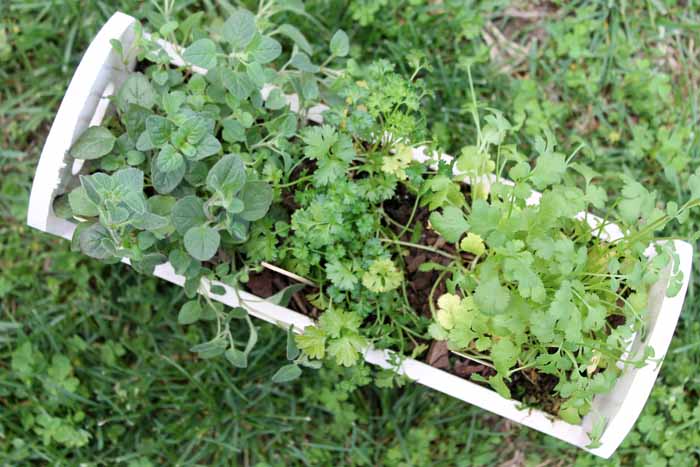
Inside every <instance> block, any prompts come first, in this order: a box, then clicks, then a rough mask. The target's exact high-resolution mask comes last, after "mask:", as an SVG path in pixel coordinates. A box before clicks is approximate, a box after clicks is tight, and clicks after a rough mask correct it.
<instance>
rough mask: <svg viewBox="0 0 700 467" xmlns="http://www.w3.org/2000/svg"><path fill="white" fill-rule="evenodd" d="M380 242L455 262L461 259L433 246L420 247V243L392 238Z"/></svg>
mask: <svg viewBox="0 0 700 467" xmlns="http://www.w3.org/2000/svg"><path fill="white" fill-rule="evenodd" d="M379 241H380V242H385V243H395V244H397V245H401V246H406V247H409V248H416V249H418V250H425V251H429V252H431V253H435V254H437V255H440V256H444V257H445V258H449V259H451V260H454V261H459V259H460V258H458V257H457V256H455V255H451V254H449V253H447V252H444V251H442V250H440V249H437V248H434V247H431V246H427V245H420V244H418V243H411V242H404V241H402V240H392V239H390V238H380V239H379Z"/></svg>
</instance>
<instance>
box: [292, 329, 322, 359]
mask: <svg viewBox="0 0 700 467" xmlns="http://www.w3.org/2000/svg"><path fill="white" fill-rule="evenodd" d="M295 340H296V343H297V345H298V346H299V348H300V349H301V350H302V351H304V353H306V355H308V356H309V358H316V359H319V360H320V359H322V358H323V357H324V356H325V355H326V333H325V332H323V330H322V329H320V328H318V327H316V326H307V327H306V328H304V333H303V334H298V335H297V336H295Z"/></svg>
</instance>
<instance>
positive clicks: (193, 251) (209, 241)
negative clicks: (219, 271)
mask: <svg viewBox="0 0 700 467" xmlns="http://www.w3.org/2000/svg"><path fill="white" fill-rule="evenodd" d="M220 241H221V237H220V236H219V232H217V231H216V230H214V229H212V228H211V227H206V226H197V227H191V228H190V229H189V230H188V231H187V233H185V237H184V243H185V249H186V250H187V252H188V253H189V254H190V255H192V257H193V258H194V259H197V260H199V261H207V260H210V259H211V258H212V257H213V256H214V255H215V254H216V252H217V250H218V249H219V242H220Z"/></svg>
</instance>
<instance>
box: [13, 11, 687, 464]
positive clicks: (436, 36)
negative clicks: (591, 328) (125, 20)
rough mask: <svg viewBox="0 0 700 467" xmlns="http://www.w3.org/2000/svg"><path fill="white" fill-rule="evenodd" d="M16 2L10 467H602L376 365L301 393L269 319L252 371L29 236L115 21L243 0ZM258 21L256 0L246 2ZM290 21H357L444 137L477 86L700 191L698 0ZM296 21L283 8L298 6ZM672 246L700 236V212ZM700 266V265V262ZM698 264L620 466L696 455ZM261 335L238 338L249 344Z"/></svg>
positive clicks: (666, 192) (355, 39)
mask: <svg viewBox="0 0 700 467" xmlns="http://www.w3.org/2000/svg"><path fill="white" fill-rule="evenodd" d="M142 3H143V2H139V1H136V0H119V1H118V0H90V1H81V0H5V1H2V2H0V129H1V130H0V131H1V133H0V142H1V144H0V465H27V464H29V463H37V464H43V465H78V464H85V465H133V466H141V465H144V466H145V465H156V464H164V465H193V464H200V465H416V466H426V465H445V466H452V465H464V466H468V465H497V464H501V463H505V464H506V465H533V466H534V465H572V464H577V465H602V464H607V463H606V462H603V461H601V460H600V459H597V458H595V457H593V456H590V455H588V454H586V453H584V452H583V451H579V450H576V449H574V448H571V447H569V446H568V445H565V444H564V443H560V442H558V441H555V440H553V439H551V438H548V437H545V436H542V435H539V434H538V433H536V432H534V431H532V430H528V429H524V428H520V427H518V426H517V425H515V424H512V423H509V422H507V421H505V420H503V419H501V418H499V417H496V416H494V415H491V414H489V413H487V412H484V411H482V410H480V409H477V408H474V407H472V406H469V405H467V404H464V403H461V402H459V401H457V400H454V399H452V398H449V397H447V396H443V395H440V394H438V393H435V392H433V391H430V390H427V389H426V388H423V387H421V386H417V385H413V384H408V385H406V386H403V387H401V388H390V389H380V388H377V387H375V386H374V385H373V384H372V383H371V382H370V381H371V377H372V374H371V371H370V369H368V368H361V369H354V370H344V369H337V368H326V369H322V370H320V371H319V372H317V373H311V372H305V373H304V376H303V377H302V378H301V379H299V380H297V381H295V382H293V383H288V384H273V383H271V382H270V377H271V376H272V374H274V372H275V371H276V370H277V369H278V368H279V367H280V366H281V365H283V364H284V363H285V355H284V347H285V345H284V342H285V338H286V337H285V333H284V332H283V331H282V330H280V329H277V328H275V327H273V326H271V325H268V324H263V323H262V322H257V324H258V326H259V332H260V340H259V344H258V346H257V347H256V349H255V351H254V353H253V356H252V361H251V364H250V366H249V368H248V369H246V370H236V369H233V368H232V367H231V365H229V364H228V363H227V362H226V361H225V360H224V359H212V360H200V359H198V358H196V357H195V356H194V354H192V353H190V352H189V351H188V349H189V348H190V347H191V346H192V344H194V343H197V342H201V341H202V340H203V339H204V338H205V336H207V335H209V333H210V332H211V329H209V328H208V327H207V325H201V326H188V327H182V326H179V325H178V324H177V310H178V309H179V307H180V305H181V304H182V303H184V301H185V297H184V292H183V291H182V290H181V289H180V288H178V287H175V286H171V285H169V284H167V283H165V282H162V281H159V280H156V279H154V278H149V277H145V276H142V275H139V274H137V273H136V272H134V271H133V270H130V269H129V268H128V267H126V266H124V265H104V264H101V263H99V262H96V261H93V260H90V259H88V258H87V257H84V256H82V255H80V254H79V253H74V252H71V251H70V245H69V244H68V242H64V241H59V240H56V239H54V238H51V237H49V236H48V235H45V234H41V233H38V232H35V231H33V230H30V229H29V228H28V227H26V226H25V225H24V224H25V215H26V206H27V201H28V195H29V190H30V186H31V181H32V176H33V171H34V167H35V165H36V162H37V160H38V156H39V153H40V151H41V147H42V145H43V143H44V139H45V136H46V133H47V131H48V126H49V125H50V123H51V121H52V120H53V115H54V113H55V111H56V109H57V107H58V104H59V102H60V100H61V97H62V96H63V93H64V92H65V88H66V86H67V82H68V80H69V79H70V76H71V75H72V72H73V70H74V69H75V66H76V65H77V63H78V61H79V59H80V57H81V55H82V52H83V51H84V50H85V48H86V46H87V44H88V43H89V41H90V39H91V38H92V37H93V36H94V34H95V32H96V31H97V30H98V29H99V27H100V26H101V25H102V24H103V23H104V21H105V20H106V19H107V18H108V17H109V16H110V15H111V14H112V13H113V12H114V11H116V10H117V9H120V10H122V11H124V12H127V13H130V14H132V15H134V16H137V17H139V18H142V19H145V20H147V21H149V22H150V23H151V24H154V25H156V26H157V25H159V24H162V23H163V21H164V18H168V19H172V18H184V17H186V16H187V15H188V13H190V12H194V11H202V12H204V23H205V24H209V23H214V22H216V21H217V17H219V16H225V15H226V14H227V12H228V11H230V10H231V8H232V7H233V6H235V5H236V2H229V1H228V0H218V1H217V0H201V1H194V0H193V1H189V0H184V1H183V0H169V1H155V0H154V1H153V2H147V3H145V5H142ZM242 3H245V4H247V6H248V7H249V8H250V9H253V10H254V9H255V8H256V7H255V4H256V3H257V2H250V1H247V2H242ZM305 4H306V10H307V12H308V13H309V17H305V16H300V15H293V14H287V15H288V21H289V22H293V23H294V24H296V25H297V26H299V27H300V28H301V29H302V30H303V31H305V32H307V34H308V37H309V38H310V39H312V42H314V43H319V44H320V43H326V42H327V41H328V39H329V38H330V36H331V35H332V32H333V31H335V30H336V29H338V28H343V29H344V30H345V31H347V32H348V35H349V36H350V38H351V41H352V44H353V45H352V49H351V55H352V56H353V57H354V58H355V59H356V60H358V61H363V62H367V61H371V60H375V59H380V58H383V59H387V60H390V61H391V62H393V63H395V64H396V67H397V70H399V71H400V72H401V73H402V74H405V75H406V76H411V75H412V74H413V73H414V71H415V70H416V67H417V65H418V66H419V67H420V68H421V70H420V71H419V72H418V75H417V76H418V78H420V79H423V80H424V81H425V83H426V87H427V89H429V90H431V91H432V93H433V95H432V96H431V97H430V98H426V99H425V102H424V108H425V115H426V116H427V120H428V122H427V123H428V126H429V128H430V130H431V132H432V136H433V139H435V140H436V141H438V142H439V143H440V145H441V146H442V147H443V148H445V149H446V150H448V151H451V152H455V151H457V150H459V148H460V147H461V146H463V145H465V144H470V142H471V141H472V138H473V136H474V129H473V127H472V122H471V118H470V116H469V115H468V113H467V104H468V96H469V88H468V84H467V78H466V69H467V67H468V66H470V67H471V70H472V72H473V74H474V82H475V88H476V92H477V94H478V95H479V97H480V100H481V101H483V102H486V103H487V104H488V105H489V106H490V107H493V108H497V109H499V110H502V111H503V112H504V113H505V115H506V116H507V117H508V118H509V120H510V121H511V122H513V123H515V124H516V125H518V126H520V128H521V131H520V132H519V135H520V140H519V141H517V143H518V144H519V148H520V150H521V151H522V152H524V153H525V154H527V153H528V152H529V150H530V148H531V146H532V144H533V142H534V137H535V136H536V135H538V134H541V133H542V132H546V131H550V132H552V133H553V134H555V135H556V137H557V140H558V141H559V146H560V148H561V149H562V151H563V152H567V153H570V152H572V151H573V150H575V149H576V148H577V147H579V146H580V145H583V147H582V149H581V150H580V152H579V155H578V156H577V157H580V158H581V159H582V160H585V161H586V162H587V163H589V164H591V165H592V166H593V167H595V168H596V169H597V170H599V171H600V172H601V173H602V174H603V175H604V177H605V179H606V186H607V188H608V189H610V190H615V189H617V188H619V186H620V181H619V178H618V176H619V174H620V173H625V174H628V175H630V176H632V177H634V178H636V179H638V180H640V181H642V182H643V183H644V184H645V185H646V186H647V187H653V188H654V189H655V190H657V191H658V192H659V194H660V195H661V198H662V199H676V198H679V197H680V198H683V197H685V196H686V195H687V192H688V188H687V177H688V175H689V174H690V173H692V171H694V170H695V169H696V168H697V167H698V165H700V164H698V162H699V161H700V133H699V132H698V128H700V126H698V123H699V121H700V97H699V93H698V87H699V86H700V56H699V51H698V50H699V49H700V3H698V2H697V1H693V0H687V1H673V0H649V1H645V2H625V1H619V2H615V1H608V0H605V1H603V0H601V1H586V2H564V1H552V2H545V1H537V2H525V1H519V2H510V3H509V2H504V1H484V2H472V1H462V0H460V1H456V0H442V1H440V0H438V1H434V0H433V1H420V0H396V1H389V0H361V1H353V2H348V1H339V0H314V1H309V2H305ZM285 14H286V13H285ZM682 228H683V231H669V232H667V233H668V234H669V235H680V236H688V237H694V236H695V235H696V232H697V231H698V230H700V221H698V220H697V219H691V221H690V222H688V223H686V224H685V225H684V226H683V227H682ZM695 264H696V266H697V265H698V263H697V261H696V262H695ZM699 280H700V274H698V273H697V267H696V274H695V276H694V278H693V282H692V284H691V288H690V290H689V292H688V296H687V299H686V306H685V309H684V311H683V315H682V318H681V322H680V324H679V327H678V329H677V331H676V335H675V337H674V340H673V343H672V347H671V350H670V351H669V354H668V356H667V358H666V361H665V363H664V366H663V368H662V371H661V375H660V378H659V382H658V384H657V386H656V388H655V389H654V392H653V394H652V397H651V399H650V401H649V402H648V404H647V406H646V408H645V410H644V412H643V414H642V416H641V418H640V419H639V421H638V422H637V424H636V427H635V430H634V431H633V433H631V434H630V435H629V436H628V438H627V440H626V441H625V443H624V444H623V446H622V447H621V448H620V449H619V450H618V452H617V454H616V455H615V456H614V457H613V458H612V459H611V460H610V461H609V464H611V465H655V466H656V465H658V466H664V465H673V466H674V467H677V466H684V465H689V466H692V465H698V464H699V463H700V376H699V375H700V372H699V371H698V369H699V368H700V297H699V296H698V294H697V293H696V291H697V285H698V281H699ZM245 332H246V330H245V329H241V333H242V334H245Z"/></svg>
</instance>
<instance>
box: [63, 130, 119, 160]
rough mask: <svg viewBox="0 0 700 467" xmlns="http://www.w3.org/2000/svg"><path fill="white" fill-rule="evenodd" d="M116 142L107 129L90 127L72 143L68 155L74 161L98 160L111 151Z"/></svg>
mask: <svg viewBox="0 0 700 467" xmlns="http://www.w3.org/2000/svg"><path fill="white" fill-rule="evenodd" d="M116 141H117V139H116V138H115V137H114V135H113V134H112V132H111V131H109V130H108V129H107V128H104V127H101V126H92V127H90V128H88V129H87V130H85V131H84V132H83V134H81V135H80V137H79V138H78V139H77V140H76V142H75V143H73V146H71V148H70V150H69V151H68V154H70V156H71V157H73V158H75V159H82V160H93V159H99V158H100V157H102V156H105V155H107V154H109V153H110V152H111V151H112V149H113V148H114V143H115V142H116Z"/></svg>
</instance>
